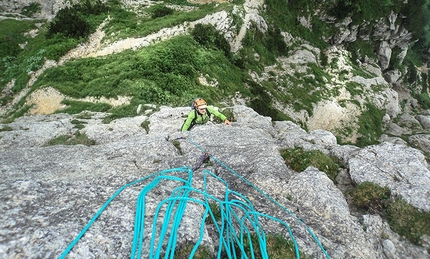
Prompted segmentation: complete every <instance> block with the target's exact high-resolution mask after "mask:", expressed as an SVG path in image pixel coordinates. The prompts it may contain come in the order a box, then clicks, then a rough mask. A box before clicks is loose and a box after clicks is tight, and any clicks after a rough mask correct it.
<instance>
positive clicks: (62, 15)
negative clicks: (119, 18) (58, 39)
mask: <svg viewBox="0 0 430 259" xmlns="http://www.w3.org/2000/svg"><path fill="white" fill-rule="evenodd" d="M107 11H108V7H107V6H106V5H105V4H103V3H102V2H101V1H99V0H97V1H96V2H95V3H93V4H92V3H91V2H90V1H89V0H86V1H85V2H83V3H81V4H74V5H73V6H71V7H66V8H63V9H61V10H60V11H58V13H57V15H56V16H55V18H54V20H53V21H52V22H51V23H50V24H49V26H48V32H47V34H46V37H48V38H52V37H53V36H54V35H55V34H63V35H64V36H66V37H70V38H75V39H79V38H87V37H88V35H89V34H90V32H91V31H92V30H93V29H94V28H92V26H91V24H90V23H89V22H88V21H87V20H85V19H88V20H89V21H90V20H91V16H94V15H96V16H97V15H100V14H102V13H104V12H107ZM96 23H97V22H96Z"/></svg>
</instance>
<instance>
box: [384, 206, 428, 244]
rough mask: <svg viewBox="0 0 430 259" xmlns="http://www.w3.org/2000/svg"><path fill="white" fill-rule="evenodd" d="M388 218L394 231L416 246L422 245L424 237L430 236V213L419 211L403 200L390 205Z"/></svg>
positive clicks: (387, 213) (387, 212)
mask: <svg viewBox="0 0 430 259" xmlns="http://www.w3.org/2000/svg"><path fill="white" fill-rule="evenodd" d="M386 217H387V219H388V223H389V224H390V227H391V229H392V230H393V231H395V232H396V233H398V234H400V235H402V236H404V237H406V238H407V239H408V240H409V241H411V242H412V243H413V244H415V245H422V240H421V238H422V237H423V235H427V236H429V235H430V213H429V212H422V211H419V210H418V209H416V208H414V207H412V205H410V204H408V203H407V202H405V201H403V200H401V199H396V200H394V202H392V203H390V204H389V205H388V208H387V211H386Z"/></svg>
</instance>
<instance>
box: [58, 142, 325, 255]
mask: <svg viewBox="0 0 430 259" xmlns="http://www.w3.org/2000/svg"><path fill="white" fill-rule="evenodd" d="M187 139H188V141H190V143H192V144H193V145H195V146H197V147H198V148H199V149H200V150H201V151H202V152H203V153H204V155H203V156H202V157H201V160H200V162H199V163H198V164H197V165H196V166H194V167H193V168H191V167H180V168H173V169H169V170H163V171H160V172H157V173H154V174H151V175H149V176H147V177H144V178H141V179H139V180H136V181H134V182H131V183H128V184H126V185H124V186H122V187H121V188H120V189H118V191H116V192H115V193H114V195H112V197H111V198H109V199H108V201H107V202H106V203H105V204H104V205H103V206H102V207H101V208H100V209H99V211H98V212H97V213H96V214H95V215H94V217H93V218H92V219H91V220H90V221H89V222H88V224H87V225H86V226H85V227H84V228H83V229H82V231H81V232H80V233H79V234H78V235H77V237H76V238H75V239H74V240H73V241H72V242H71V243H70V245H69V246H68V247H67V248H66V250H65V251H64V252H63V253H62V254H61V256H60V257H59V258H60V259H62V258H65V257H66V256H67V254H68V253H69V252H70V251H71V249H72V248H73V247H74V246H75V245H76V243H77V242H78V241H79V239H80V238H81V237H82V236H83V235H84V234H85V232H86V231H87V230H88V229H89V228H90V226H91V225H92V224H93V223H94V222H95V221H96V219H97V218H98V217H99V216H100V214H101V213H102V212H103V210H104V209H106V207H107V206H108V205H109V204H110V202H112V200H113V199H114V198H115V197H117V196H118V195H119V194H120V193H121V192H122V191H123V190H124V189H125V188H127V187H130V186H132V185H135V184H137V183H141V182H143V181H146V180H151V182H150V183H149V184H147V185H146V186H145V187H144V188H143V189H142V190H141V192H140V194H139V196H138V198H137V203H136V215H135V222H134V236H133V244H132V251H131V255H130V258H132V259H134V258H141V257H142V256H145V258H160V257H162V256H163V254H164V258H166V259H167V258H171V259H172V258H174V254H175V250H176V249H177V248H176V246H177V236H178V230H179V227H180V225H181V222H182V219H183V216H184V213H185V211H186V207H187V205H189V206H191V205H193V204H195V205H199V206H203V208H204V212H203V216H202V218H201V220H200V226H199V233H200V237H199V239H198V240H197V241H196V243H195V244H194V246H193V248H192V251H191V252H190V255H189V257H188V258H193V257H194V255H195V254H196V252H197V249H198V248H199V246H200V245H201V244H202V242H203V238H204V236H205V235H204V233H205V231H204V230H205V225H206V223H205V222H206V218H210V219H211V220H212V222H213V224H214V227H215V229H216V231H217V232H218V235H219V244H218V246H217V248H218V250H217V258H218V259H220V258H221V256H224V257H223V258H225V256H227V257H228V258H234V259H236V258H248V255H250V256H251V258H255V255H254V254H255V252H256V249H257V247H258V248H259V251H260V255H261V257H262V258H263V259H268V258H269V257H268V253H267V250H266V244H267V237H266V234H265V232H264V229H263V227H262V225H261V224H260V220H261V219H267V220H271V221H274V222H276V223H278V224H279V225H280V226H282V228H283V229H286V231H287V232H288V235H289V238H291V240H292V242H293V244H294V251H295V254H296V258H300V253H299V249H298V245H297V242H296V240H295V238H294V235H293V233H292V231H291V228H290V226H289V224H287V223H286V222H284V221H282V220H280V219H278V218H275V217H273V216H270V215H266V214H264V213H260V212H258V211H256V210H255V208H254V206H253V204H252V202H251V201H250V200H249V199H248V198H247V197H245V196H244V195H242V194H240V193H238V192H235V191H232V190H230V189H229V186H228V183H227V182H226V181H225V180H223V179H222V178H220V177H218V176H217V175H215V174H213V173H212V172H210V171H208V170H204V171H203V188H202V189H198V188H195V187H194V186H193V173H194V172H195V171H196V170H197V169H198V168H199V167H200V166H201V164H202V163H203V161H204V160H205V159H206V158H207V157H210V158H212V159H213V160H214V161H216V162H217V163H219V164H220V165H221V166H223V167H224V168H226V169H227V170H228V171H229V172H231V173H233V174H234V175H235V176H237V177H238V178H239V179H241V180H242V181H244V182H245V183H246V184H248V185H250V186H251V187H253V188H254V189H255V190H257V191H258V192H259V193H260V194H262V195H263V196H264V197H265V198H267V199H269V200H270V201H271V202H273V203H274V204H275V205H277V206H279V207H280V208H281V209H282V210H284V211H285V212H287V213H288V214H290V215H291V216H293V217H294V218H295V219H297V220H298V221H299V222H300V223H302V224H304V223H303V221H302V220H300V219H299V218H298V217H296V216H295V215H294V214H293V213H292V212H290V211H289V210H287V209H286V208H285V207H283V206H282V205H281V204H279V203H278V202H277V201H276V200H274V199H273V198H271V197H270V196H269V195H267V194H265V193H264V192H263V191H262V190H260V189H259V188H257V187H256V186H254V185H253V184H252V183H250V182H249V181H248V180H246V179H245V178H243V177H242V176H240V175H239V174H238V173H236V172H235V171H233V170H232V169H230V168H229V167H227V166H226V165H225V164H224V163H222V162H221V161H220V160H218V159H217V158H216V157H214V156H212V155H210V154H209V153H208V152H207V151H206V150H204V149H203V148H202V147H201V146H199V145H198V144H197V143H195V142H194V141H193V140H192V139H191V138H190V135H188V137H187ZM181 176H182V177H181ZM211 180H215V181H217V182H218V183H221V184H222V185H223V186H224V187H223V190H224V191H223V192H224V193H223V195H222V197H219V196H220V194H219V190H218V191H217V194H216V195H215V194H211V189H210V187H209V184H208V182H209V181H211ZM166 182H170V183H174V184H175V185H176V186H177V187H176V188H175V189H174V190H173V191H172V193H171V195H170V196H169V197H167V198H165V199H164V200H162V201H161V202H160V203H159V204H158V205H157V207H156V208H155V212H154V215H153V216H152V217H153V219H152V227H151V226H150V228H151V234H150V237H149V238H148V237H145V223H147V224H149V222H150V221H151V220H150V217H151V216H150V215H146V214H145V211H147V210H148V209H147V207H146V203H145V201H146V199H147V197H148V195H150V194H151V192H152V191H153V190H154V189H155V188H157V186H160V184H161V183H163V184H165V183H166ZM214 203H215V204H217V208H219V211H220V215H219V216H216V215H215V212H214V211H213V208H212V206H211V204H214ZM219 217H220V218H219ZM160 223H161V224H160ZM304 225H305V224H304ZM160 226H161V227H160ZM305 226H306V225H305ZM306 229H307V231H308V232H309V233H310V234H311V236H312V237H313V238H314V240H315V241H316V243H317V244H318V246H319V247H320V248H321V250H322V251H323V253H324V254H325V255H326V257H327V258H330V257H329V255H328V254H327V252H326V251H325V249H324V248H323V247H322V245H321V243H320V242H319V240H318V238H317V237H316V236H315V235H314V233H313V232H312V231H311V229H310V228H309V227H307V226H306ZM279 231H280V232H282V230H281V229H279ZM252 235H254V236H256V239H257V242H254V241H253V238H252ZM148 239H149V240H148ZM254 240H255V238H254ZM148 243H149V247H148ZM144 244H146V246H147V247H148V249H144ZM244 244H248V246H245V245H244ZM163 248H164V249H163ZM142 252H144V253H145V254H142Z"/></svg>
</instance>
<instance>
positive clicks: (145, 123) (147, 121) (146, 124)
mask: <svg viewBox="0 0 430 259" xmlns="http://www.w3.org/2000/svg"><path fill="white" fill-rule="evenodd" d="M150 123H151V122H150V121H149V120H144V121H143V122H142V123H141V124H140V126H141V127H142V128H144V129H145V131H146V133H147V134H148V133H149V124H150Z"/></svg>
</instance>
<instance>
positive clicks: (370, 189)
mask: <svg viewBox="0 0 430 259" xmlns="http://www.w3.org/2000/svg"><path fill="white" fill-rule="evenodd" d="M390 194H391V192H390V189H389V188H388V187H381V186H379V185H377V184H375V183H371V182H365V183H362V184H359V185H357V186H356V187H355V188H354V191H353V194H352V202H353V203H354V205H355V206H357V208H360V209H365V210H368V211H372V212H377V211H383V209H384V208H385V207H386V202H387V199H388V198H390Z"/></svg>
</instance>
